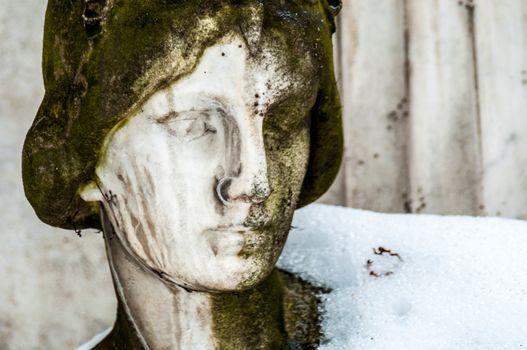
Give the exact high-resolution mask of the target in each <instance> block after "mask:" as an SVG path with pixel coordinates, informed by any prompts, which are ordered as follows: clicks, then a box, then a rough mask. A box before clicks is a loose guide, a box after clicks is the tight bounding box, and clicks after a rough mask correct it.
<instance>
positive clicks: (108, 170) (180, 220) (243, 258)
mask: <svg viewBox="0 0 527 350" xmlns="http://www.w3.org/2000/svg"><path fill="white" fill-rule="evenodd" d="M262 47H263V49H262V51H261V52H258V53H253V54H249V52H248V48H247V46H246V44H245V42H244V40H243V39H242V38H240V37H239V36H237V35H232V36H229V37H227V38H225V39H223V40H222V41H220V42H219V43H216V44H215V45H213V46H211V47H209V48H208V49H206V50H205V52H204V54H203V56H202V57H201V59H200V61H199V63H198V65H197V66H196V68H195V69H194V71H193V73H192V74H190V75H188V76H186V77H183V78H181V79H179V80H177V81H176V82H174V83H172V84H171V85H169V86H168V87H167V88H165V89H163V90H160V91H158V92H156V93H155V94H154V95H152V96H151V97H150V98H149V99H148V100H146V101H145V102H144V103H143V104H142V106H141V107H140V108H138V109H137V110H136V111H135V112H134V113H133V114H132V115H130V116H129V117H128V118H126V119H125V120H124V121H123V123H121V124H120V125H118V126H117V127H116V128H114V130H113V131H112V133H111V134H110V135H109V136H108V138H107V144H106V146H105V147H106V148H105V151H104V154H103V156H102V159H101V160H100V163H99V165H98V167H97V170H96V174H97V177H98V180H97V182H98V188H97V189H94V187H93V186H92V187H91V189H86V190H85V191H84V192H83V193H82V194H81V195H82V197H83V198H84V199H85V200H87V201H90V200H99V201H101V202H102V203H103V207H104V211H105V213H106V215H107V216H108V218H109V220H110V222H111V223H112V226H113V228H114V231H115V232H114V233H108V232H107V233H106V235H107V237H110V238H111V237H112V235H113V234H115V235H116V236H117V237H118V239H119V240H120V241H121V242H122V244H123V246H124V247H125V249H126V250H127V251H128V252H129V253H130V254H131V255H132V256H133V257H135V258H136V259H137V261H139V262H140V263H141V265H143V266H144V267H146V268H147V269H150V270H152V271H154V272H155V273H157V274H158V275H161V276H162V277H163V279H164V280H166V281H169V282H172V283H176V284H179V285H182V286H185V287H187V288H191V289H196V290H208V291H227V290H240V289H244V288H248V287H251V286H253V285H255V284H257V283H258V282H260V281H261V280H262V279H263V278H265V277H266V276H267V274H268V273H269V272H270V271H271V269H272V268H273V266H274V264H275V262H276V260H277V258H278V256H279V254H280V252H281V250H282V248H283V245H284V243H285V240H286V237H287V233H288V231H289V228H290V222H291V218H292V214H293V211H294V208H295V206H296V201H297V199H298V195H299V191H300V188H301V185H302V180H303V177H304V174H305V172H306V167H307V161H308V156H309V154H308V153H309V107H310V106H311V105H312V104H313V102H314V98H315V97H316V91H311V90H312V89H313V88H312V87H306V86H302V84H300V83H299V82H300V81H302V79H296V77H295V74H309V72H307V71H306V72H302V73H292V72H291V70H290V69H288V68H287V67H288V66H287V64H286V60H285V58H284V59H282V58H281V56H280V53H277V52H266V50H265V45H262ZM306 60H307V59H306ZM307 66H308V65H307ZM103 194H104V197H103Z"/></svg>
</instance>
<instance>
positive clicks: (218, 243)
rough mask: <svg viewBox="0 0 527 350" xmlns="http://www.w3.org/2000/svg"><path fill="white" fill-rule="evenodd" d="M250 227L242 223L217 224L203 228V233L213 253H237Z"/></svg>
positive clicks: (218, 254) (249, 231)
mask: <svg viewBox="0 0 527 350" xmlns="http://www.w3.org/2000/svg"><path fill="white" fill-rule="evenodd" d="M251 232H252V230H251V228H250V227H247V226H242V225H232V226H219V227H216V228H213V229H208V230H205V232H204V235H205V237H206V239H207V242H208V243H209V245H210V248H211V250H212V252H213V253H214V255H216V256H221V255H237V254H238V253H239V252H240V251H241V250H242V248H243V246H244V244H245V238H246V237H245V236H246V235H247V234H249V233H251Z"/></svg>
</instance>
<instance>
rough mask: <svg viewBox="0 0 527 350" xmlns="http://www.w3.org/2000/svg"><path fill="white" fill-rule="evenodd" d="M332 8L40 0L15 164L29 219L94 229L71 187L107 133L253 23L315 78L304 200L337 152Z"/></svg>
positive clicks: (284, 0)
mask: <svg viewBox="0 0 527 350" xmlns="http://www.w3.org/2000/svg"><path fill="white" fill-rule="evenodd" d="M339 8H340V1H338V0H246V1H244V0H207V1H204V0H133V1H132V0H85V1H81V0H77V1H64V0H49V2H48V8H47V12H46V22H45V30H44V52H43V64H42V68H43V75H44V84H45V89H46V93H45V96H44V99H43V101H42V104H41V105H40V109H39V111H38V114H37V116H36V118H35V121H34V122H33V125H32V126H31V129H30V130H29V132H28V134H27V136H26V141H25V144H24V150H23V161H22V170H23V180H24V189H25V193H26V196H27V198H28V200H29V202H30V203H31V205H32V206H33V208H34V209H35V211H36V213H37V215H38V216H39V218H40V219H41V220H42V221H44V222H45V223H47V224H50V225H53V226H58V227H62V228H67V229H72V228H79V229H80V228H86V227H94V228H99V227H100V222H99V215H98V210H99V208H98V206H97V205H96V204H94V203H87V202H84V201H83V200H82V199H81V198H80V196H79V189H80V188H81V187H82V186H83V185H84V184H86V183H88V182H89V181H90V180H93V178H94V176H95V175H94V174H95V166H96V163H97V161H98V160H99V159H100V158H101V152H102V151H103V150H102V145H103V141H104V139H105V136H106V135H107V134H108V132H109V131H110V130H111V129H112V128H113V127H114V126H115V125H116V124H117V123H118V122H119V121H121V120H122V119H123V118H125V117H126V116H127V115H129V114H130V113H131V111H132V110H134V108H137V106H138V105H140V104H141V103H142V102H144V101H145V99H146V98H148V97H149V96H150V95H151V94H152V93H153V92H155V91H156V90H158V89H160V88H162V87H164V86H166V85H167V84H170V83H171V82H173V81H175V80H177V79H179V78H181V77H182V76H184V75H186V74H189V73H190V72H192V70H193V68H194V67H195V66H196V65H197V62H198V61H199V57H200V56H201V54H202V53H203V51H204V50H205V49H206V48H207V47H208V46H210V45H212V44H214V43H215V42H216V41H217V40H219V39H220V38H221V37H222V36H223V35H224V34H225V33H227V32H232V31H238V32H240V33H241V34H242V35H244V36H246V37H247V33H246V32H249V31H251V30H254V22H255V21H256V20H257V22H258V23H260V26H259V30H261V31H263V32H266V31H267V32H272V33H274V34H273V35H279V36H280V38H281V39H282V40H283V41H284V42H285V43H286V44H287V47H288V48H289V50H290V52H289V53H288V55H289V57H290V58H292V59H291V62H292V63H291V64H294V58H295V57H305V56H306V55H308V56H310V57H311V58H312V59H313V61H314V62H315V64H316V67H315V68H316V74H315V76H313V77H312V81H308V82H306V83H309V84H317V86H318V90H317V91H318V94H317V99H316V102H315V104H314V105H313V106H312V110H311V146H310V159H309V165H308V171H307V175H306V177H305V179H304V183H303V187H302V191H301V194H300V206H302V205H305V204H308V203H310V202H312V201H314V200H315V199H316V198H318V197H319V196H320V195H322V193H324V192H325V191H326V190H327V188H328V187H329V185H330V184H331V182H332V181H333V179H334V177H335V175H336V173H337V171H338V168H339V164H340V159H341V154H342V126H341V115H340V102H339V98H338V92H337V87H336V83H335V78H334V72H333V64H332V45H331V33H332V32H333V31H334V22H333V20H334V16H335V15H336V14H337V12H338V10H339ZM248 45H249V46H250V45H252V44H251V43H250V42H248ZM254 45H257V44H254ZM255 49H257V48H255Z"/></svg>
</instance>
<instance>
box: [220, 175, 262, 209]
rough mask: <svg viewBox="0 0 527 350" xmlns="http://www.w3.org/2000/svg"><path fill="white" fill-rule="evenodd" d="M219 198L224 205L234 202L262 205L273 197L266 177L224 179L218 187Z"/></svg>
mask: <svg viewBox="0 0 527 350" xmlns="http://www.w3.org/2000/svg"><path fill="white" fill-rule="evenodd" d="M216 192H217V195H218V198H219V199H220V200H221V202H222V203H223V204H224V205H229V204H231V203H233V202H245V203H255V204H258V203H262V202H264V201H265V200H266V199H267V198H268V197H269V196H270V195H271V188H270V187H269V182H268V181H267V177H266V176H263V177H262V176H254V177H253V178H252V179H247V180H246V179H243V178H241V177H224V178H223V179H221V180H220V181H219V182H218V185H217V187H216Z"/></svg>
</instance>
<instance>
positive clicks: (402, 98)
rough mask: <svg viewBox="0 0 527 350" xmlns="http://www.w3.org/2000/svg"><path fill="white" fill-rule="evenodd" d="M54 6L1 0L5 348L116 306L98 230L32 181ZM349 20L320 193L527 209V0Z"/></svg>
mask: <svg viewBox="0 0 527 350" xmlns="http://www.w3.org/2000/svg"><path fill="white" fill-rule="evenodd" d="M45 6H46V2H45V1H44V0H17V1H10V0H0V174H1V179H2V181H0V199H1V202H2V210H1V211H0V222H1V223H2V224H1V225H0V227H1V228H0V257H1V258H0V298H1V299H0V349H72V348H74V347H75V346H76V345H79V344H80V343H82V342H83V341H85V340H87V339H89V338H90V337H91V336H92V335H94V334H96V333H98V332H100V331H102V330H104V329H105V328H106V327H108V326H110V325H111V323H112V321H113V317H114V312H115V299H114V296H113V289H112V286H111V280H110V276H109V271H108V267H107V263H106V258H105V253H104V247H103V244H102V243H103V242H102V237H101V235H100V234H96V233H94V232H83V233H82V237H78V236H77V235H75V233H73V232H69V231H63V230H59V229H54V228H51V227H47V226H46V225H44V224H42V223H40V222H39V221H38V219H37V218H36V216H35V215H34V213H33V210H32V209H31V208H30V207H29V204H28V203H27V202H26V200H25V198H24V195H23V190H22V182H21V175H20V153H21V147H22V142H23V138H24V135H25V132H26V131H27V129H28V128H29V126H30V124H31V122H32V120H33V117H34V115H35V113H36V110H37V108H38V105H39V103H40V100H41V99H42V96H43V86H42V77H41V71H40V62H41V57H40V55H41V50H42V46H41V45H42V43H41V40H42V26H43V20H44V12H45ZM339 24H340V25H339V27H338V33H337V34H338V35H337V37H336V38H335V52H336V56H335V60H336V63H337V70H338V79H339V83H340V86H341V95H342V102H343V107H344V128H345V137H346V150H345V158H344V162H343V166H342V169H341V173H340V174H339V177H338V178H337V180H336V182H335V184H334V186H333V187H332V188H331V190H330V191H329V192H328V193H327V194H326V195H325V196H324V197H323V198H322V201H323V202H326V203H332V204H339V205H346V206H352V207H355V208H364V209H369V210H376V211H382V212H413V213H438V214H470V215H492V216H499V215H502V216H509V217H516V218H523V219H527V1H525V0H499V1H497V0H476V1H472V0H461V1H458V0H375V1H374V0H344V8H343V11H342V13H341V15H340V17H339Z"/></svg>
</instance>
